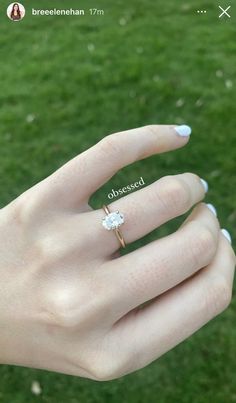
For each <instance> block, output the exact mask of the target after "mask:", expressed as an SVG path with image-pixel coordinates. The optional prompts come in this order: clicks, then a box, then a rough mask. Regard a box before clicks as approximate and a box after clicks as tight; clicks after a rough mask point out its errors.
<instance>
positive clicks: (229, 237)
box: [221, 228, 232, 243]
mask: <svg viewBox="0 0 236 403" xmlns="http://www.w3.org/2000/svg"><path fill="white" fill-rule="evenodd" d="M221 232H222V234H223V235H224V236H225V238H226V239H228V241H229V242H230V243H232V238H231V235H230V233H229V232H228V231H227V229H224V228H223V229H222V230H221Z"/></svg>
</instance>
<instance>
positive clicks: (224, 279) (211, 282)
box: [114, 234, 235, 372]
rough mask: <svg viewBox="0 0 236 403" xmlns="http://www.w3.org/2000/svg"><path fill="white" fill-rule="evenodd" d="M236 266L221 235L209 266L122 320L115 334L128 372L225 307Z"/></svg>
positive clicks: (230, 251)
mask: <svg viewBox="0 0 236 403" xmlns="http://www.w3.org/2000/svg"><path fill="white" fill-rule="evenodd" d="M234 268H235V255H234V252H233V250H232V248H231V246H230V243H229V242H228V240H227V239H226V238H225V237H224V236H223V234H221V235H220V241H219V247H218V250H217V254H216V256H215V258H214V260H213V262H212V263H211V264H210V265H209V266H208V267H206V268H204V269H203V270H201V271H200V272H198V273H197V274H196V275H195V276H193V277H192V278H191V279H189V280H187V281H186V282H184V283H182V284H181V285H179V286H177V287H175V288H174V289H172V290H170V291H169V292H167V293H165V294H164V295H162V296H160V297H159V298H157V299H155V300H154V301H153V302H152V303H151V304H149V305H146V306H145V307H144V308H143V309H138V310H135V311H133V312H131V313H130V314H129V315H128V316H126V318H125V319H124V321H122V320H121V321H119V322H118V323H117V325H115V327H114V330H115V333H114V334H116V336H118V340H119V345H120V346H122V347H123V348H124V350H125V352H126V353H128V354H129V357H127V355H126V360H127V363H128V364H127V365H128V368H127V372H129V371H130V370H132V371H133V370H135V369H138V368H141V367H143V366H145V365H147V364H148V363H150V362H151V361H153V360H155V359H156V358H158V357H159V356H161V355H162V354H164V353H165V352H166V351H168V350H170V349H171V348H173V347H174V346H175V345H177V344H178V343H180V342H181V341H183V340H184V339H186V338H187V337H189V336H190V335H191V334H193V333H194V332H195V331H196V330H198V329H199V328H201V327H202V326H203V325H204V324H205V323H207V322H208V321H209V320H210V319H212V318H213V317H215V316H216V315H218V314H219V313H221V312H222V311H223V310H224V309H226V307H227V306H228V305H229V303H230V300H231V295H232V284H233V277H234Z"/></svg>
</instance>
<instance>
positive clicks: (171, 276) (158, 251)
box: [104, 204, 219, 316]
mask: <svg viewBox="0 0 236 403" xmlns="http://www.w3.org/2000/svg"><path fill="white" fill-rule="evenodd" d="M218 238H219V224H218V221H217V219H216V216H215V215H214V214H213V213H212V212H211V211H210V210H209V208H208V207H207V206H206V205H205V204H200V205H198V206H197V207H196V208H195V209H194V211H193V212H192V214H191V215H190V217H189V219H188V221H187V222H186V224H185V225H184V226H183V227H182V228H180V229H179V230H178V231H176V232H175V233H173V234H171V235H169V236H167V237H164V238H162V239H159V240H157V241H154V242H151V243H150V244H148V245H145V246H144V247H142V248H140V249H138V250H136V251H134V252H131V253H129V254H127V255H124V256H121V257H120V258H118V259H116V260H114V261H112V262H109V263H107V264H105V268H104V269H105V270H107V271H110V273H111V274H110V276H111V280H110V282H111V284H115V290H114V293H113V295H114V300H115V301H117V304H116V305H117V315H120V316H123V315H124V314H125V313H127V312H129V311H130V310H131V309H133V308H135V307H136V306H138V305H140V304H142V303H144V302H146V301H149V300H151V299H152V298H155V297H156V296H158V295H160V294H162V293H163V292H165V291H167V290H169V289H170V288H172V287H174V286H176V285H177V284H179V283H181V282H182V281H184V280H185V279H187V278H188V277H190V276H192V275H193V274H194V273H196V272H197V271H198V270H199V269H201V268H202V267H205V266H206V265H208V264H209V263H210V262H211V260H212V259H213V257H214V255H215V253H216V250H217V245H218ZM118 301H119V304H118Z"/></svg>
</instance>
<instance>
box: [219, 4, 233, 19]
mask: <svg viewBox="0 0 236 403" xmlns="http://www.w3.org/2000/svg"><path fill="white" fill-rule="evenodd" d="M230 8H231V6H228V7H226V8H224V7H221V6H219V9H220V14H219V18H223V17H226V18H230V17H231V15H230V14H229V10H230Z"/></svg>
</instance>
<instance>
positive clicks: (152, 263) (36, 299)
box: [0, 125, 235, 380]
mask: <svg viewBox="0 0 236 403" xmlns="http://www.w3.org/2000/svg"><path fill="white" fill-rule="evenodd" d="M182 129H183V128H182ZM182 129H181V128H180V129H178V128H175V127H174V126H155V125H153V126H146V127H142V128H139V129H134V130H129V131H126V132H122V133H116V134H113V135H110V136H107V137H105V138H104V139H103V140H102V141H100V142H99V143H98V144H97V145H95V146H94V147H92V148H90V149H89V150H87V151H86V152H84V153H82V154H81V155H79V156H78V157H76V158H74V159H72V160H71V161H69V162H68V163H67V164H66V165H64V166H63V167H62V168H60V169H59V170H58V171H56V172H55V173H54V174H53V175H51V176H50V177H48V178H47V179H45V180H43V181H42V182H40V183H39V184H37V185H36V186H34V187H33V188H31V189H29V190H28V191H27V192H25V193H23V194H22V195H21V196H20V197H18V198H17V199H16V200H14V201H13V202H12V203H10V204H9V205H8V206H6V207H5V208H4V209H2V210H1V211H0V276H1V280H0V282H1V291H0V329H1V331H0V346H1V347H0V362H1V363H7V364H15V365H23V366H28V367H35V368H42V369H48V370H53V371H58V372H62V373H67V374H73V375H78V376H83V377H88V378H92V379H96V380H107V379H112V378H115V377H119V376H121V375H124V374H126V373H129V372H132V371H134V370H136V369H138V368H141V367H143V366H145V365H147V364H148V363H150V362H151V361H153V360H155V359H156V358H158V357H159V356H161V355H162V354H164V353H165V352H166V351H168V350H170V349H171V348H172V347H173V346H175V345H176V344H178V343H180V342H181V341H182V340H184V339H185V338H186V337H188V336H189V335H191V334H192V333H193V332H195V331H196V330H197V329H199V328H200V327H201V326H203V325H204V324H205V323H206V322H207V321H209V320H210V319H211V318H213V317H214V316H215V315H217V314H219V313H220V312H221V311H223V310H224V309H225V308H226V307H227V306H228V304H229V302H230V299H231V290H232V282H233V275H234V265H235V255H234V253H233V250H232V248H231V246H230V242H229V241H228V240H227V239H226V238H225V237H224V235H223V234H222V232H221V231H220V227H219V222H218V220H217V218H216V216H215V215H214V214H213V212H212V211H211V210H210V208H208V206H207V205H206V204H198V205H197V207H195V209H194V210H193V212H192V213H191V214H190V215H189V217H188V219H187V220H186V221H185V222H184V224H183V225H182V226H181V228H180V229H179V230H178V231H177V232H175V233H173V234H171V235H169V236H167V237H165V238H162V239H159V240H156V241H154V242H151V243H150V244H148V245H146V246H144V247H141V248H139V249H138V250H136V251H134V252H131V253H129V254H126V255H124V256H119V254H117V251H118V249H119V247H120V245H119V242H118V239H117V237H116V235H115V233H114V232H113V231H107V230H106V229H105V228H104V227H103V226H102V219H103V217H104V216H105V213H104V211H103V210H102V209H100V210H96V211H94V210H92V209H91V207H90V206H89V204H88V201H89V198H90V196H91V195H92V194H93V193H94V192H95V191H96V190H97V189H98V188H99V187H100V186H101V185H102V184H104V183H105V182H106V181H107V180H108V179H109V178H110V177H111V176H113V175H114V174H115V173H116V172H117V171H118V170H119V169H121V168H122V167H124V166H125V165H128V164H130V163H132V162H134V161H136V160H140V159H143V158H145V157H148V156H149V155H151V154H154V153H160V152H165V151H168V150H171V149H175V148H178V147H182V146H184V145H185V144H186V143H187V141H188V136H183V134H185V135H186V134H189V133H186V132H184V133H183V132H182ZM178 131H179V132H180V134H181V133H182V136H181V135H179V134H178ZM204 195H205V190H204V186H203V183H202V181H201V180H200V179H199V177H198V176H196V175H194V174H191V173H184V174H182V175H176V176H167V177H165V178H162V179H160V180H158V181H157V182H155V183H153V184H152V185H150V186H147V187H146V188H144V189H142V190H139V191H137V192H135V193H132V194H129V195H127V196H125V197H123V198H122V199H120V200H116V201H114V202H113V203H111V204H110V206H109V208H110V210H111V211H115V210H119V211H120V212H122V213H123V214H124V216H125V223H124V225H123V226H122V227H121V230H122V234H123V236H124V239H125V241H126V243H130V242H133V241H135V240H137V239H139V238H141V237H143V236H144V235H145V234H147V233H149V232H150V231H152V230H154V229H155V228H156V227H158V226H160V225H162V224H163V223H165V222H167V221H169V220H170V219H172V218H174V217H176V216H179V215H181V214H183V213H185V212H186V211H188V210H189V209H190V208H191V207H192V206H193V205H195V204H197V203H199V202H200V201H201V200H202V199H203V198H204ZM150 300H151V301H150ZM147 301H150V302H149V303H148V304H145V306H143V305H142V308H141V307H140V305H141V304H143V303H145V302H147Z"/></svg>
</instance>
